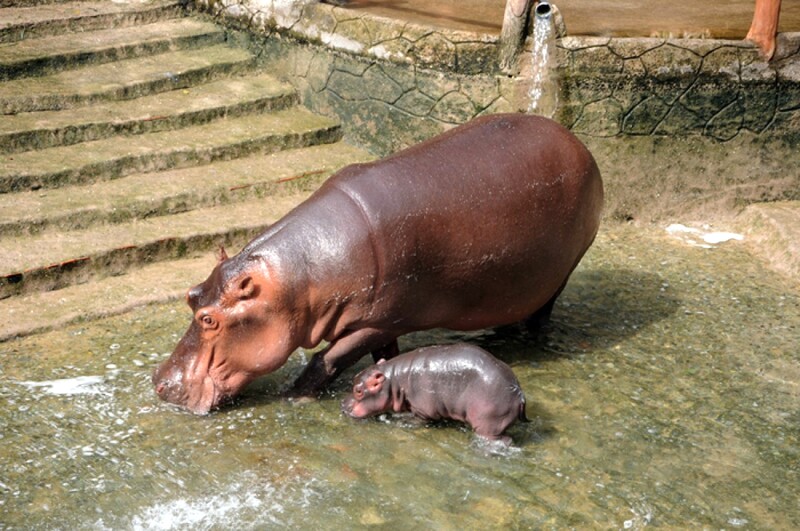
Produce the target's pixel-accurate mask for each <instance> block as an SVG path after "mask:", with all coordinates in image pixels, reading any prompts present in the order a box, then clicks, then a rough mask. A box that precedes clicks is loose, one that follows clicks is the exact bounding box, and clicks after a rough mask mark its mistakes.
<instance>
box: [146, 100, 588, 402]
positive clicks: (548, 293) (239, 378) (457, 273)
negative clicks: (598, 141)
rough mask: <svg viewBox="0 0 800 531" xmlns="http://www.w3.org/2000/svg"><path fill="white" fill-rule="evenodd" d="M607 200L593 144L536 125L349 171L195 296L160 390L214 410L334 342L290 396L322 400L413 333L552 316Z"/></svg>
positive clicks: (517, 119) (488, 119)
mask: <svg viewBox="0 0 800 531" xmlns="http://www.w3.org/2000/svg"><path fill="white" fill-rule="evenodd" d="M602 202H603V185H602V182H601V179H600V172H599V171H598V169H597V165H596V164H595V161H594V159H593V158H592V155H591V154H590V153H589V151H588V150H587V149H586V147H584V146H583V144H581V142H580V141H579V140H578V139H577V138H576V137H575V136H574V135H573V134H572V133H570V132H569V131H568V130H567V129H565V128H564V127H562V126H561V125H559V124H557V123H556V122H553V121H551V120H548V119H546V118H542V117H538V116H531V115H522V114H503V115H490V116H484V117H481V118H478V119H475V120H473V121H471V122H469V123H467V124H465V125H462V126H460V127H456V128H454V129H451V130H450V131H448V132H446V133H444V134H442V135H439V136H437V137H435V138H432V139H430V140H428V141H426V142H423V143H421V144H418V145H416V146H413V147H411V148H409V149H406V150H403V151H400V152H398V153H396V154H394V155H392V156H389V157H387V158H385V159H383V160H380V161H377V162H372V163H368V164H356V165H353V166H348V167H346V168H344V169H342V170H341V171H340V172H338V173H337V174H336V175H334V176H332V177H331V178H330V179H329V180H328V181H327V182H326V183H325V184H324V185H323V186H321V187H320V188H319V190H317V191H316V192H315V193H314V194H313V195H312V196H311V197H309V198H308V199H307V200H306V201H304V202H303V203H301V204H300V205H298V206H297V207H296V208H295V209H294V210H292V211H291V212H289V213H288V214H287V215H286V216H284V217H283V218H282V219H281V220H279V221H278V222H276V223H275V224H274V225H272V226H271V227H270V228H269V229H268V230H266V231H265V232H264V233H263V234H261V235H260V236H258V237H257V238H255V239H254V240H253V241H252V242H250V243H249V244H248V245H247V246H246V247H245V248H244V249H243V250H242V251H241V252H240V253H239V254H237V255H236V256H234V257H232V258H228V257H227V256H226V255H225V254H224V252H223V253H222V255H221V257H220V261H219V263H218V264H217V266H216V267H215V268H214V270H213V271H212V272H211V275H210V276H209V277H208V279H207V280H206V281H205V282H203V283H202V284H199V285H197V286H195V287H193V288H192V289H190V290H189V292H188V294H187V301H188V303H189V306H190V307H191V309H192V312H194V318H193V319H192V322H191V324H190V325H189V329H188V330H187V331H186V334H185V335H184V336H183V338H182V339H181V340H180V342H179V343H178V345H177V346H176V348H175V352H173V354H172V356H171V357H170V358H169V359H168V360H166V361H165V362H164V363H163V364H162V365H161V366H160V367H159V368H158V369H157V370H156V371H155V374H154V375H153V383H154V385H155V388H156V392H157V393H158V395H159V396H160V397H161V398H163V399H164V400H167V401H169V402H173V403H176V404H181V405H183V406H185V407H187V408H188V409H190V410H191V411H194V412H195V413H201V414H203V413H207V412H208V411H209V410H210V409H212V408H214V407H216V406H218V405H219V404H220V403H221V402H222V401H224V400H225V399H227V398H230V397H233V396H234V395H236V394H237V393H239V392H240V391H241V390H242V389H243V388H244V387H245V386H246V385H247V384H248V383H249V382H250V381H252V380H253V379H255V378H257V377H258V376H261V375H264V374H267V373H270V372H272V371H275V370H276V369H278V368H279V367H281V366H282V365H283V364H284V363H285V362H286V360H287V359H288V358H289V356H290V355H291V354H292V352H294V351H295V350H296V349H297V348H298V347H303V348H313V347H315V346H317V345H318V344H319V343H320V342H322V341H327V342H328V343H329V345H328V346H327V347H326V348H325V349H324V350H322V351H320V352H318V353H317V354H315V355H314V356H313V358H312V359H311V361H310V362H309V364H308V366H307V367H306V368H305V369H304V371H303V372H302V374H301V375H300V376H299V377H298V379H297V381H296V382H295V383H294V386H293V388H292V389H291V390H290V391H289V394H290V395H292V396H314V395H316V394H318V393H319V392H320V391H321V390H322V389H323V388H324V387H325V385H326V384H328V383H329V382H330V381H331V380H333V379H334V378H335V377H336V376H337V375H338V374H339V373H340V372H341V371H342V370H343V369H345V368H347V367H349V366H351V365H352V364H353V363H355V362H356V361H357V360H358V359H360V358H361V357H362V356H364V355H365V354H368V353H372V355H373V358H374V359H375V360H378V359H380V358H386V359H389V358H391V357H393V356H395V355H397V353H398V349H397V341H396V340H397V338H398V337H399V336H401V335H403V334H407V333H409V332H413V331H417V330H425V329H431V328H439V327H441V328H449V329H454V330H475V329H480V328H486V327H494V326H500V325H506V324H511V323H515V322H519V321H522V320H526V319H531V318H533V320H537V321H538V320H541V319H543V318H546V317H547V316H548V315H549V313H550V311H551V309H552V307H553V303H554V302H555V299H556V297H557V296H558V295H559V293H560V292H561V290H562V289H563V288H564V285H565V284H566V282H567V279H568V277H569V275H570V273H571V272H572V270H573V269H574V268H575V266H577V265H578V262H579V261H580V259H581V257H582V256H583V254H584V253H585V252H586V250H587V249H588V248H589V246H590V245H591V244H592V241H593V240H594V237H595V234H596V233H597V228H598V225H599V222H600V211H601V208H602Z"/></svg>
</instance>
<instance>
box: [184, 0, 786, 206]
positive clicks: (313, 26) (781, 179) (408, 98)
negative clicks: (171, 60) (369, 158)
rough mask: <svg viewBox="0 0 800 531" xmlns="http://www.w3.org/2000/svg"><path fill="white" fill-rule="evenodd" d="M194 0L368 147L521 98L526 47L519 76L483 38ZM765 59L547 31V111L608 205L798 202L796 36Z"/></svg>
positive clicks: (293, 8)
mask: <svg viewBox="0 0 800 531" xmlns="http://www.w3.org/2000/svg"><path fill="white" fill-rule="evenodd" d="M198 7H199V8H200V9H202V10H203V11H205V12H207V13H209V14H210V15H212V16H213V17H214V18H215V19H216V20H218V21H219V22H222V23H224V24H226V25H228V26H229V27H231V28H233V29H237V30H240V31H238V32H233V33H232V36H233V37H235V38H238V39H241V40H242V41H243V42H245V43H246V44H247V45H248V46H251V47H252V48H253V49H255V50H256V51H257V52H259V54H260V60H261V62H262V64H263V67H264V68H265V69H267V70H268V71H271V72H273V73H275V74H276V75H277V76H279V77H283V78H286V79H288V80H289V81H291V82H292V83H294V84H295V86H296V87H297V88H298V90H299V92H300V94H301V97H302V98H303V100H304V102H305V103H306V105H308V106H309V107H311V108H313V109H315V110H317V111H319V112H323V113H327V114H331V115H333V114H335V115H338V116H339V117H341V118H342V120H343V121H344V123H345V126H346V131H347V136H348V139H349V140H351V141H353V142H356V143H359V144H361V145H364V146H367V147H369V148H370V149H371V150H373V151H374V152H375V153H377V154H379V155H385V154H387V153H390V152H392V151H395V150H397V149H400V148H402V147H405V146H408V145H410V144H413V143H415V142H418V141H420V140H423V139H425V138H428V137H430V136H432V135H434V134H436V133H438V132H441V131H443V130H445V129H447V128H449V127H452V126H453V125H456V124H460V123H463V122H466V121H468V120H469V119H471V118H473V117H475V116H478V115H481V114H484V113H495V112H509V111H516V110H518V109H520V108H524V107H526V106H527V101H526V100H525V92H526V88H527V86H528V84H529V83H530V80H529V78H528V77H527V76H528V74H527V72H528V71H529V68H528V66H529V65H528V63H529V61H530V59H529V56H528V55H527V54H524V55H523V56H522V57H521V63H520V65H519V71H520V72H522V73H521V74H520V75H514V76H508V75H504V74H502V73H501V72H500V71H499V68H498V66H497V60H496V56H497V51H496V48H497V38H496V37H495V36H492V35H484V34H473V33H468V32H458V31H447V30H436V29H433V28H429V27H425V26H418V25H415V24H411V23H406V22H402V21H396V20H391V19H385V18H381V17H374V16H369V15H366V14H364V13H362V12H358V11H351V10H347V9H342V8H337V7H333V6H330V5H327V4H320V3H318V2H313V1H297V0H223V1H216V0H199V1H198ZM566 22H567V29H568V28H569V21H566ZM528 46H529V47H530V43H528ZM776 58H777V59H776V60H774V61H773V62H772V63H767V62H764V61H762V60H761V59H760V58H759V56H758V53H757V50H756V48H755V47H753V46H752V45H750V44H749V43H746V42H742V41H719V40H693V39H674V40H673V39H610V38H602V39H601V38H581V37H564V38H561V39H559V40H558V42H557V53H556V56H555V63H556V65H555V68H554V70H553V71H552V74H553V76H554V79H555V80H556V82H557V84H558V86H559V98H558V99H559V107H558V109H557V111H556V114H555V118H556V119H557V120H559V121H560V122H561V123H563V124H564V125H566V126H568V127H570V128H571V129H572V130H573V131H574V132H576V133H577V134H578V135H579V136H580V137H581V138H582V139H583V140H584V142H586V144H587V145H588V146H589V147H590V149H592V151H593V153H594V154H595V156H596V158H597V159H598V164H599V165H600V168H601V170H602V172H603V175H604V178H605V182H606V188H607V195H608V202H607V203H608V204H607V209H606V213H607V215H608V216H610V217H613V218H618V219H630V218H633V219H642V220H652V219H658V218H663V217H675V216H686V215H692V216H698V217H707V216H709V215H713V214H716V213H718V212H723V213H724V212H730V211H735V210H736V209H738V208H739V207H741V206H744V205H746V204H747V203H750V202H754V201H763V200H774V199H789V198H791V199H798V198H800V155H798V147H800V146H798V144H800V34H787V35H783V36H781V38H780V39H779V49H778V52H777V54H776Z"/></svg>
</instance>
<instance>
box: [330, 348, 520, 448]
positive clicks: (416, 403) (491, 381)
mask: <svg viewBox="0 0 800 531" xmlns="http://www.w3.org/2000/svg"><path fill="white" fill-rule="evenodd" d="M342 411H343V412H344V413H345V414H346V415H349V416H351V417H353V418H357V419H361V418H365V417H371V416H373V415H378V414H380V413H385V412H387V411H391V412H394V413H401V412H404V411H410V412H411V413H413V414H414V415H415V416H417V417H419V418H421V419H424V420H441V419H452V420H458V421H461V422H466V423H467V424H469V425H470V427H472V429H473V430H474V431H475V433H476V434H477V435H479V436H480V437H483V438H485V439H489V440H500V441H502V442H504V443H506V444H509V443H511V438H510V437H508V436H505V435H503V433H504V432H505V431H506V429H507V428H508V427H509V426H511V425H512V424H513V423H514V422H516V421H518V420H521V421H527V420H528V419H527V418H526V416H525V395H524V394H523V392H522V389H521V388H520V386H519V381H518V380H517V377H516V376H514V373H513V372H512V370H511V368H510V367H509V366H508V365H506V364H505V363H503V362H502V361H500V360H498V359H497V358H494V357H493V356H492V355H491V354H489V353H488V352H486V351H485V350H483V349H482V348H480V347H477V346H475V345H468V344H466V343H461V344H456V345H439V346H433V347H422V348H418V349H416V350H412V351H411V352H406V353H405V354H401V355H399V356H397V357H396V358H393V359H391V360H389V361H386V360H380V361H378V363H377V364H375V365H372V366H370V367H368V368H366V369H364V370H363V371H361V372H360V373H358V374H357V375H356V376H355V378H353V394H352V395H350V396H348V397H347V398H346V399H345V400H344V401H343V402H342Z"/></svg>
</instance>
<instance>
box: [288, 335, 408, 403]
mask: <svg viewBox="0 0 800 531" xmlns="http://www.w3.org/2000/svg"><path fill="white" fill-rule="evenodd" d="M392 343H394V345H395V346H394V348H397V338H396V337H395V336H393V335H391V334H387V333H386V332H384V331H381V330H375V329H372V328H363V329H360V330H354V331H352V332H349V333H347V334H345V335H343V336H341V337H340V338H338V339H337V340H335V341H334V342H332V343H331V344H330V345H329V346H328V347H327V348H326V349H324V350H321V351H320V352H317V353H316V354H314V356H313V357H312V358H311V361H310V362H308V365H306V367H305V369H303V372H302V373H301V374H300V376H298V377H297V380H295V382H294V385H293V386H292V388H291V389H290V390H289V391H288V393H287V394H288V396H291V397H314V396H317V395H319V393H320V392H322V390H323V389H325V386H327V385H328V384H329V383H330V382H332V381H333V380H334V379H336V377H337V376H339V374H340V373H341V372H342V371H343V370H345V369H347V368H348V367H350V366H351V365H353V364H354V363H355V362H357V361H358V360H360V359H361V358H362V357H364V356H365V355H367V354H369V353H370V352H383V351H384V350H386V349H389V350H390V349H391V344H392Z"/></svg>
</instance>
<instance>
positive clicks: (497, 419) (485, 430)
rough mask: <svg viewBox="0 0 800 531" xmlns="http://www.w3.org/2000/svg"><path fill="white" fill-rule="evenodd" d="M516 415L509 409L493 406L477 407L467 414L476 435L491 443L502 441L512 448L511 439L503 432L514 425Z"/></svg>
mask: <svg viewBox="0 0 800 531" xmlns="http://www.w3.org/2000/svg"><path fill="white" fill-rule="evenodd" d="M515 419H516V415H515V414H514V413H513V412H511V411H510V409H509V408H505V407H504V408H497V407H495V406H494V405H492V404H489V405H482V406H477V407H476V408H475V411H474V412H473V411H470V412H468V413H467V422H468V423H469V425H470V426H472V429H473V430H474V431H475V435H477V436H478V437H481V438H483V439H486V440H489V441H500V442H502V443H503V444H505V445H506V446H511V442H512V440H511V437H509V436H508V435H503V432H505V431H506V429H507V428H508V427H509V426H510V425H511V424H513V423H514V420H515Z"/></svg>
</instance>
